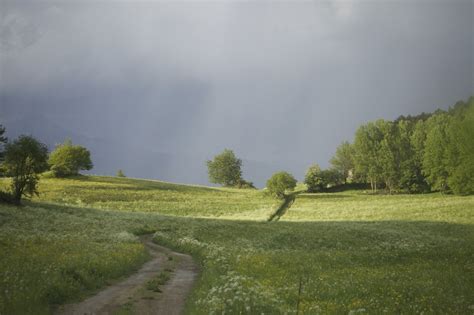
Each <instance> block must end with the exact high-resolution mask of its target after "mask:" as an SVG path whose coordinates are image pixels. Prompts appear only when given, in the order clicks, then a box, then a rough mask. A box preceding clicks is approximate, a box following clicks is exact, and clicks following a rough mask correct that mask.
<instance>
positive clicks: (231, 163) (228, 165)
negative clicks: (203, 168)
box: [207, 149, 242, 187]
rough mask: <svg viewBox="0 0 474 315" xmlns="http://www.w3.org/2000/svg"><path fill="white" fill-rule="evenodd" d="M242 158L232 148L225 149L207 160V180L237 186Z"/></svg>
mask: <svg viewBox="0 0 474 315" xmlns="http://www.w3.org/2000/svg"><path fill="white" fill-rule="evenodd" d="M241 168H242V160H241V159H239V158H237V157H236V156H235V154H234V152H233V151H232V150H229V149H225V150H224V151H223V152H222V153H221V154H218V155H216V156H215V157H214V159H212V160H210V161H207V169H208V174H209V181H210V182H211V183H214V184H221V185H223V186H225V187H233V186H237V185H238V184H239V183H241V181H242V170H241Z"/></svg>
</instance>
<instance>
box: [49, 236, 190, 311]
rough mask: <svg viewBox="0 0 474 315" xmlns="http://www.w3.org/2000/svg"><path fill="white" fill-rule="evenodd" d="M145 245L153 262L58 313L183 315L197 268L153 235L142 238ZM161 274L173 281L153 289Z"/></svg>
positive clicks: (64, 307) (185, 256)
mask: <svg viewBox="0 0 474 315" xmlns="http://www.w3.org/2000/svg"><path fill="white" fill-rule="evenodd" d="M142 242H143V243H144V245H145V246H146V248H147V249H148V251H149V253H150V255H151V256H152V260H150V261H149V262H147V263H145V264H144V265H143V266H142V268H141V269H140V270H138V271H137V272H136V273H134V274H133V275H131V276H130V277H128V278H127V279H125V280H123V281H121V282H119V283H116V284H113V285H111V286H109V287H107V288H105V289H104V290H102V291H100V292H99V293H97V294H96V295H94V296H92V297H90V298H87V299H86V300H84V301H82V302H80V303H77V304H68V305H65V306H63V307H61V308H60V309H59V310H58V312H57V314H73V315H85V314H87V315H92V314H104V315H105V314H140V315H141V314H166V315H174V314H182V313H183V311H184V305H185V300H186V297H187V296H188V295H189V293H190V291H191V289H192V286H193V284H194V281H195V279H196V276H197V273H198V267H197V265H196V264H195V263H194V261H193V260H192V258H191V256H189V255H184V254H181V253H177V252H173V251H171V250H170V249H168V248H166V247H162V246H159V245H156V244H154V243H153V242H152V239H151V235H148V236H145V237H143V238H142ZM162 273H167V274H168V275H169V277H170V279H169V280H168V281H166V283H165V284H163V285H160V286H159V288H158V289H157V290H151V289H150V288H149V287H148V286H147V283H148V282H149V281H150V280H152V279H156V277H158V276H159V275H160V274H162ZM158 291H161V292H158Z"/></svg>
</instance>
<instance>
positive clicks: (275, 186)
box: [267, 172, 296, 199]
mask: <svg viewBox="0 0 474 315" xmlns="http://www.w3.org/2000/svg"><path fill="white" fill-rule="evenodd" d="M295 187H296V179H295V178H294V177H293V175H291V174H289V173H287V172H278V173H275V174H273V176H272V177H270V179H269V180H268V181H267V189H268V192H269V193H270V194H272V195H274V196H276V197H277V198H282V199H283V198H285V193H286V192H287V191H292V190H294V189H295Z"/></svg>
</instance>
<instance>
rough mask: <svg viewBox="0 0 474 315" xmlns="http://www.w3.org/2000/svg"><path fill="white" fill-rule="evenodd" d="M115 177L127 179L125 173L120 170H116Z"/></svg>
mask: <svg viewBox="0 0 474 315" xmlns="http://www.w3.org/2000/svg"><path fill="white" fill-rule="evenodd" d="M117 177H127V176H125V173H124V172H123V171H122V170H118V171H117Z"/></svg>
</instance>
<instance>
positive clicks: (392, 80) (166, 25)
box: [0, 0, 474, 185]
mask: <svg viewBox="0 0 474 315" xmlns="http://www.w3.org/2000/svg"><path fill="white" fill-rule="evenodd" d="M473 21H474V2H473V1H456V0H449V1H435V0H430V1H413V0H406V1H403V0H401V1H383V0H380V1H304V2H303V1H286V2H285V1H279V2H273V1H226V0H222V1H219V2H217V1H216V2H201V1H186V2H184V1H120V2H119V1H59V2H46V1H22V0H19V1H12V2H10V1H5V0H1V2H0V40H1V42H0V53H1V55H0V123H3V124H4V125H5V126H6V127H7V131H8V130H10V136H12V135H13V136H16V135H18V134H20V133H33V134H34V135H36V136H37V137H38V138H40V139H41V138H43V139H44V140H43V141H45V142H47V143H48V144H49V145H54V143H58V142H60V141H62V140H63V139H64V138H66V137H71V138H72V140H73V141H76V142H82V143H87V144H88V145H89V146H91V150H92V151H93V153H94V152H97V156H100V158H98V159H99V160H98V162H97V163H96V170H95V171H96V172H97V173H110V172H112V171H113V170H112V169H111V168H112V166H110V165H113V167H115V166H117V165H118V164H117V163H118V162H116V163H114V161H117V159H118V158H119V157H118V155H122V154H123V156H121V158H122V160H121V162H120V163H123V164H124V165H122V166H121V167H122V168H124V169H125V171H126V173H127V169H128V170H129V171H128V173H129V174H128V175H131V176H139V177H153V178H163V179H167V180H177V181H184V182H199V183H205V182H206V178H205V166H204V160H205V159H206V158H208V157H211V156H212V155H213V154H215V153H218V152H219V151H221V150H222V149H224V148H231V149H234V150H235V152H236V153H237V154H238V156H240V157H241V158H243V159H244V160H246V161H248V164H249V166H251V168H252V170H255V169H259V168H260V167H259V165H261V168H262V169H266V170H267V172H266V173H265V172H264V174H260V173H259V175H258V176H257V175H255V174H251V173H249V171H248V170H247V172H246V173H245V175H246V176H247V177H248V178H250V179H252V180H255V181H256V182H257V183H259V184H260V185H261V184H262V183H263V181H264V178H263V177H265V176H267V173H270V172H271V171H274V170H275V171H276V170H279V169H285V170H288V171H291V172H293V173H294V174H295V175H296V176H297V177H299V178H300V179H301V178H302V176H303V174H304V172H305V169H306V168H307V166H309V165H310V164H311V163H319V164H320V165H322V166H323V167H326V166H327V165H328V160H329V158H330V157H331V155H332V154H333V152H334V151H335V149H336V147H337V145H338V144H339V143H340V142H341V141H343V140H352V137H353V134H354V131H355V130H356V128H357V127H358V126H359V125H360V124H362V123H365V122H367V121H369V120H374V119H377V118H385V119H395V118H396V117H397V116H399V115H401V114H417V113H420V112H423V111H425V112H427V111H428V112H429V111H433V110H435V109H436V108H447V107H448V106H450V105H453V104H454V103H455V102H456V101H458V100H461V99H467V98H468V97H469V96H470V95H474V60H473V59H474V47H473V46H474V24H473V23H474V22H473ZM109 147H110V148H112V147H113V148H114V149H113V150H112V149H107V150H109V151H110V152H112V151H113V152H114V153H113V154H112V153H111V154H109V155H107V152H104V150H105V149H104V148H109ZM119 148H120V149H119ZM101 150H102V151H101ZM114 150H115V151H114ZM120 150H122V151H123V152H121V153H120ZM131 151H133V154H132V153H131ZM154 154H155V155H154ZM156 154H161V155H166V156H167V159H168V162H166V163H170V161H169V160H172V161H175V162H176V163H175V164H176V165H173V166H169V165H167V166H166V168H167V169H168V172H165V171H164V170H163V171H156V172H154V171H152V170H143V169H141V170H139V169H137V168H134V167H133V165H132V164H133V163H135V164H136V163H142V162H141V161H150V160H152V159H155V156H156ZM178 156H181V157H186V158H185V159H183V161H180V162H178V159H177V157H178ZM189 160H197V161H196V162H195V163H194V164H193V163H189ZM137 161H138V162H137ZM156 161H157V162H156V164H159V163H160V161H161V160H159V159H156ZM143 163H145V162H143ZM150 163H151V162H150ZM145 164H146V163H145ZM108 165H109V167H108ZM147 165H148V164H147ZM150 165H151V164H150ZM160 167H161V168H162V169H163V168H164V166H163V165H161V166H160V165H156V168H157V169H160ZM171 169H173V170H174V172H175V173H171V172H170V171H169V170H171ZM130 173H131V174H130ZM178 173H179V174H178ZM173 174H175V176H174V175H173ZM184 174H186V175H184ZM203 174H204V175H203Z"/></svg>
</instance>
